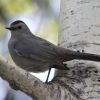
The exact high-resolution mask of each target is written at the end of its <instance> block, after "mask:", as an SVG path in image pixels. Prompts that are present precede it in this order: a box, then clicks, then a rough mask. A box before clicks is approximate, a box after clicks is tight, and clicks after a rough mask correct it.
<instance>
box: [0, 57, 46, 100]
mask: <svg viewBox="0 0 100 100" xmlns="http://www.w3.org/2000/svg"><path fill="white" fill-rule="evenodd" d="M0 76H1V77H2V78H4V79H5V80H7V81H8V82H9V84H10V85H11V86H12V87H13V88H14V89H20V90H22V91H23V92H25V93H27V94H29V95H30V96H32V97H33V98H36V99H37V97H38V99H39V100H45V98H44V97H45V95H46V93H47V91H48V90H47V85H46V84H44V83H43V82H42V81H40V80H39V79H37V78H36V77H34V76H33V75H31V74H29V73H28V72H26V71H25V70H22V69H21V68H19V67H17V66H12V65H10V64H9V63H8V62H7V61H5V60H4V59H3V58H2V57H0ZM41 91H42V92H41Z"/></svg>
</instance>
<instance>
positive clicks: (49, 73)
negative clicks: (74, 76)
mask: <svg viewBox="0 0 100 100" xmlns="http://www.w3.org/2000/svg"><path fill="white" fill-rule="evenodd" d="M51 68H52V66H50V67H49V71H48V75H47V78H46V81H45V83H48V79H49V75H50V72H51Z"/></svg>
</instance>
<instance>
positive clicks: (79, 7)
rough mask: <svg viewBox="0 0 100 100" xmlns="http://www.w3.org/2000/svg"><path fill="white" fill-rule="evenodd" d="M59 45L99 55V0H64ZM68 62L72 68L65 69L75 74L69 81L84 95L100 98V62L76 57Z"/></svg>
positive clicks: (69, 74)
mask: <svg viewBox="0 0 100 100" xmlns="http://www.w3.org/2000/svg"><path fill="white" fill-rule="evenodd" d="M59 45H60V46H62V47H66V48H69V49H72V50H76V51H77V50H79V51H83V50H84V52H87V53H96V54H99V55H100V0H61V12H60V31H59ZM67 64H68V66H69V67H73V68H70V70H69V71H68V72H67V73H66V75H67V74H68V75H67V77H69V78H72V80H70V82H69V83H68V82H67V81H66V84H68V85H69V86H70V87H72V88H73V90H75V91H76V94H79V96H80V98H82V99H85V100H100V91H99V89H100V71H99V69H98V68H97V66H98V65H99V64H100V63H97V62H89V61H78V60H74V61H71V62H67ZM98 67H99V68H100V65H99V66H98ZM63 73H64V72H63V71H62V72H61V71H58V74H63ZM68 100H70V99H68Z"/></svg>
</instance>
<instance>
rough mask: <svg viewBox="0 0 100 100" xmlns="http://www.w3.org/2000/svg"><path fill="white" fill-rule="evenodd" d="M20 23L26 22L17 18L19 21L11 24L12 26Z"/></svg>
mask: <svg viewBox="0 0 100 100" xmlns="http://www.w3.org/2000/svg"><path fill="white" fill-rule="evenodd" d="M18 23H24V22H23V21H21V20H17V21H15V22H13V23H11V26H12V25H16V24H18Z"/></svg>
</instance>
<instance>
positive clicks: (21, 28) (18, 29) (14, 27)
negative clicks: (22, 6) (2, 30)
mask: <svg viewBox="0 0 100 100" xmlns="http://www.w3.org/2000/svg"><path fill="white" fill-rule="evenodd" d="M6 29H8V30H10V31H11V33H12V35H19V34H20V35H22V34H29V33H30V30H29V28H28V26H27V25H26V24H25V23H24V22H23V21H21V20H17V21H15V22H13V23H11V25H10V27H6Z"/></svg>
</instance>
